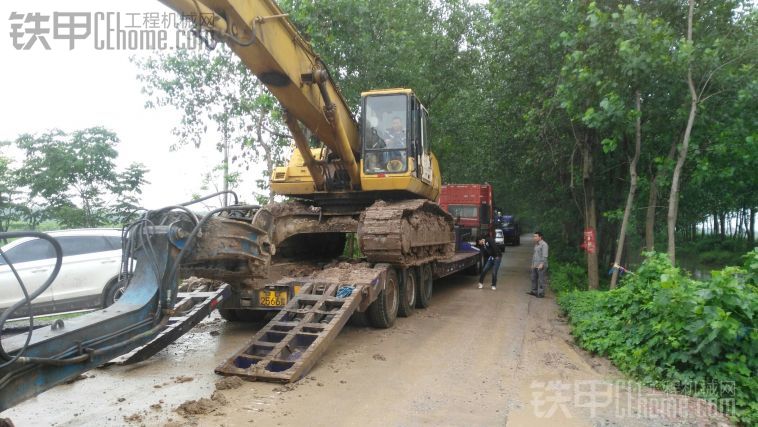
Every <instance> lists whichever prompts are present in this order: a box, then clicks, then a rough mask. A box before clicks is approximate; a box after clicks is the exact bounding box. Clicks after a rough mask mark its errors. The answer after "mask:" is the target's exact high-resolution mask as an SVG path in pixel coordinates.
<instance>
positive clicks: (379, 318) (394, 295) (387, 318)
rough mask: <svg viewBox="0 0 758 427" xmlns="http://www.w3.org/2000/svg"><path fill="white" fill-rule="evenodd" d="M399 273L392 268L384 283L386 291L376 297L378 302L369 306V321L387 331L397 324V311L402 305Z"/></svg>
mask: <svg viewBox="0 0 758 427" xmlns="http://www.w3.org/2000/svg"><path fill="white" fill-rule="evenodd" d="M399 288H400V287H399V286H398V279H397V273H396V272H395V269H393V268H390V269H389V270H388V271H387V277H386V279H385V282H384V290H383V291H382V292H381V293H380V294H379V296H378V297H376V301H374V302H372V303H371V305H370V306H368V310H366V311H367V312H368V319H369V322H371V326H373V327H375V328H382V329H386V328H389V327H391V326H392V325H393V324H394V323H395V319H396V318H397V309H398V306H399V305H400V292H399Z"/></svg>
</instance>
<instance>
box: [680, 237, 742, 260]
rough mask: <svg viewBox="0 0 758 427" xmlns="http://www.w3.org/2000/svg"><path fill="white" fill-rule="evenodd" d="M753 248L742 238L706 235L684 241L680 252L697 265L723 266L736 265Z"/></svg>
mask: <svg viewBox="0 0 758 427" xmlns="http://www.w3.org/2000/svg"><path fill="white" fill-rule="evenodd" d="M751 249H753V247H751V246H750V244H749V242H747V241H746V240H740V239H721V238H720V237H718V236H706V237H701V238H699V239H697V240H694V241H691V242H686V243H683V244H682V245H681V246H680V247H679V248H678V252H679V254H680V255H681V256H682V257H683V258H684V259H687V260H690V261H693V263H694V264H696V265H702V266H703V267H706V268H723V267H724V266H727V265H734V264H735V263H736V261H737V260H738V259H740V257H741V256H742V254H744V253H745V252H747V251H749V250H751Z"/></svg>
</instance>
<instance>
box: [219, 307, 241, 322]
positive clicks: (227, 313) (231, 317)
mask: <svg viewBox="0 0 758 427" xmlns="http://www.w3.org/2000/svg"><path fill="white" fill-rule="evenodd" d="M218 314H220V315H221V317H222V318H223V319H224V320H226V321H227V322H239V320H240V319H239V317H237V310H234V309H233V308H219V309H218Z"/></svg>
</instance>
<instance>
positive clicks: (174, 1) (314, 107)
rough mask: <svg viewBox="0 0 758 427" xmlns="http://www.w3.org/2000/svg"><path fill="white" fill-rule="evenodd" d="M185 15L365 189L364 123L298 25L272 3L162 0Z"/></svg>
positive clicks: (311, 162)
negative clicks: (362, 182) (217, 41)
mask: <svg viewBox="0 0 758 427" xmlns="http://www.w3.org/2000/svg"><path fill="white" fill-rule="evenodd" d="M160 1H161V2H162V3H164V4H166V5H167V6H169V7H170V8H172V9H174V10H176V11H177V12H178V13H180V14H182V16H185V17H189V18H191V19H196V20H197V23H198V24H202V26H203V28H204V29H205V30H208V31H211V33H212V34H213V35H214V37H216V38H218V39H220V40H223V41H225V42H227V44H228V45H229V47H230V48H231V49H232V50H233V51H234V52H235V53H236V54H237V56H239V58H240V59H241V60H242V62H244V63H245V65H246V66H247V68H248V69H249V70H250V71H251V72H253V73H254V74H255V75H256V76H257V77H258V79H259V80H260V81H261V82H262V83H263V84H265V85H266V87H267V88H268V89H269V90H270V91H271V93H272V94H273V95H274V96H276V98H277V99H278V100H279V102H280V103H281V104H282V106H283V107H284V109H285V110H286V111H287V115H288V117H289V118H290V120H288V126H289V127H290V130H291V131H293V135H294V134H296V133H297V132H298V129H297V127H296V126H297V124H296V123H294V122H293V121H292V120H291V118H294V119H296V120H298V121H300V122H301V123H302V124H303V126H305V127H306V128H307V129H308V130H310V132H312V133H313V134H314V135H315V136H316V137H317V138H318V139H319V140H320V141H321V142H323V143H324V145H326V146H327V147H328V148H329V149H330V150H332V151H333V152H334V153H336V154H337V155H338V156H339V159H340V162H341V165H342V167H343V168H344V169H345V170H346V172H347V174H348V176H349V178H350V184H351V185H350V187H351V189H353V190H360V170H359V167H358V162H357V161H356V157H357V156H359V155H360V151H361V146H360V137H359V134H358V124H357V123H356V121H355V119H354V118H353V115H352V113H351V112H350V109H349V108H348V106H347V102H346V101H345V99H344V98H343V97H342V94H341V93H340V91H339V88H338V87H337V86H336V85H335V83H334V82H333V81H332V80H331V78H330V77H329V71H328V70H327V68H326V66H325V65H324V64H323V63H322V62H321V60H320V59H319V57H318V56H317V55H316V54H315V53H314V52H313V50H312V48H311V46H310V45H309V44H308V42H306V41H305V40H303V38H302V36H301V35H300V33H299V32H298V31H297V29H296V28H295V26H294V25H293V24H292V22H290V20H289V18H288V17H287V14H285V13H284V12H283V11H282V10H281V9H280V8H279V6H278V5H277V4H276V3H274V2H273V1H272V0H254V1H246V0H160ZM294 136H295V142H296V144H297V148H298V151H299V152H300V155H301V156H302V157H303V160H304V162H305V166H306V167H308V169H309V172H310V174H311V176H312V178H313V180H314V182H315V183H316V187H317V188H318V187H319V186H321V187H323V180H322V177H323V171H321V170H319V168H318V167H317V166H316V165H315V164H316V160H315V159H314V158H313V155H312V154H311V151H310V148H309V147H308V145H307V142H305V139H304V138H298V135H294Z"/></svg>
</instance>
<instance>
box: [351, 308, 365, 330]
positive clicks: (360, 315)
mask: <svg viewBox="0 0 758 427" xmlns="http://www.w3.org/2000/svg"><path fill="white" fill-rule="evenodd" d="M350 324H351V325H353V326H356V327H359V328H365V327H366V326H369V321H368V315H367V314H366V312H365V311H356V312H354V313H353V315H352V316H350Z"/></svg>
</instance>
